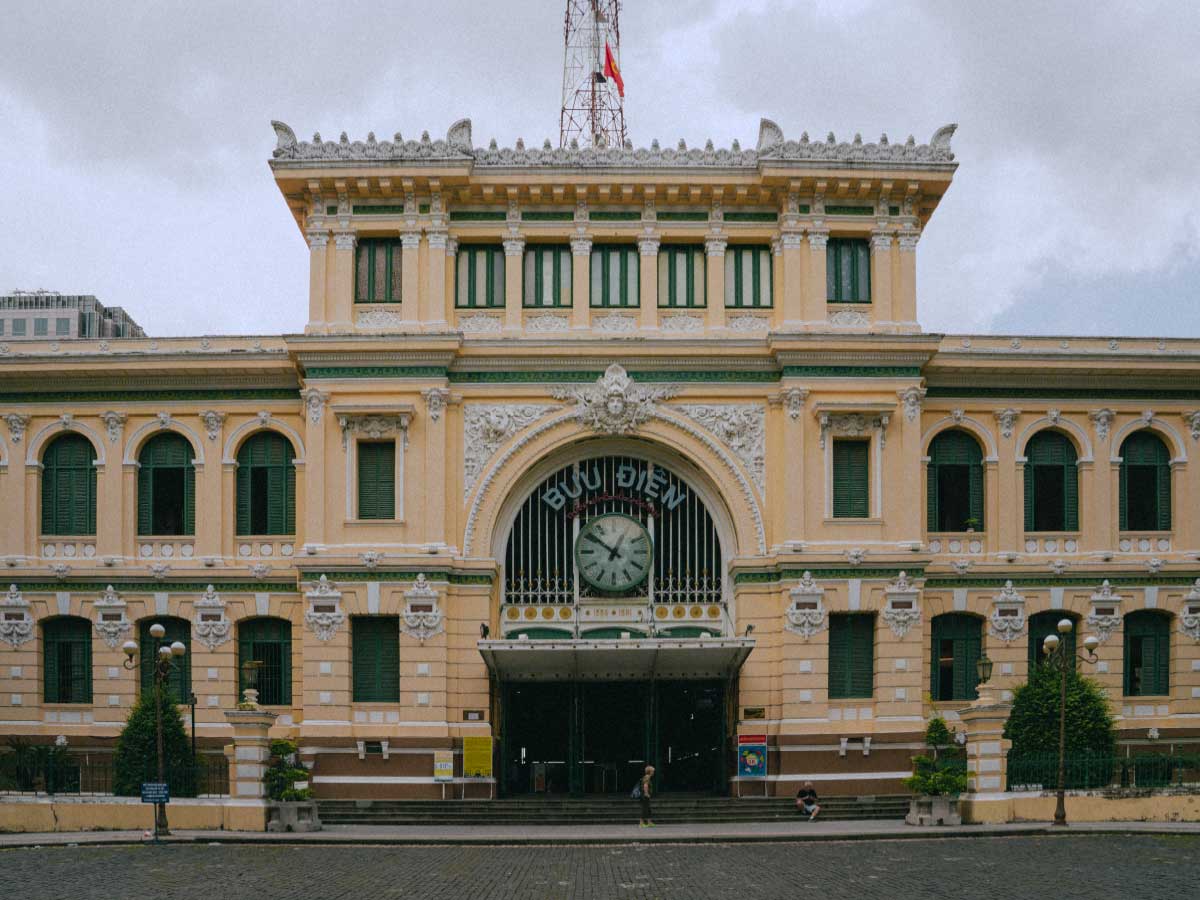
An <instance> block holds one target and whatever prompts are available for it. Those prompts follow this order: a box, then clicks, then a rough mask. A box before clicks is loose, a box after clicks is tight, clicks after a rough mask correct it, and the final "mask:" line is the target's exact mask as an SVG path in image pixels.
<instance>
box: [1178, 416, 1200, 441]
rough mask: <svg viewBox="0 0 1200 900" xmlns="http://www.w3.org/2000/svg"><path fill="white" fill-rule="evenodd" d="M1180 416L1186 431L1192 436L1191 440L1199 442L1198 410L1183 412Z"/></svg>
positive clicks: (1199, 423)
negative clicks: (1186, 428)
mask: <svg viewBox="0 0 1200 900" xmlns="http://www.w3.org/2000/svg"><path fill="white" fill-rule="evenodd" d="M1182 415H1183V420H1184V421H1185V422H1187V426H1188V430H1189V431H1190V432H1191V434H1192V440H1193V441H1200V409H1197V410H1192V411H1190V412H1185V413H1183V414H1182Z"/></svg>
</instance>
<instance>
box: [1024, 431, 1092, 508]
mask: <svg viewBox="0 0 1200 900" xmlns="http://www.w3.org/2000/svg"><path fill="white" fill-rule="evenodd" d="M1025 457H1026V461H1025V530H1026V531H1078V530H1079V473H1078V471H1077V468H1076V458H1077V457H1076V453H1075V445H1074V444H1072V443H1071V441H1070V439H1068V438H1067V436H1066V435H1065V434H1062V433H1061V432H1058V431H1039V432H1038V433H1037V434H1035V435H1034V436H1033V437H1031V438H1030V439H1029V443H1028V444H1027V445H1026V449H1025Z"/></svg>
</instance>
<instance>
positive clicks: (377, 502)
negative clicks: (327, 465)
mask: <svg viewBox="0 0 1200 900" xmlns="http://www.w3.org/2000/svg"><path fill="white" fill-rule="evenodd" d="M358 517H359V518H360V519H395V518H396V442H395V441H360V442H359V444H358Z"/></svg>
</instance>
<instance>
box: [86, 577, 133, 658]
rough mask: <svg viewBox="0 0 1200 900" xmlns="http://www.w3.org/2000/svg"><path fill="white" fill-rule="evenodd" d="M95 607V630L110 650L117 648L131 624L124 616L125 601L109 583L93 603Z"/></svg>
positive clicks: (130, 628)
mask: <svg viewBox="0 0 1200 900" xmlns="http://www.w3.org/2000/svg"><path fill="white" fill-rule="evenodd" d="M94 605H95V608H96V632H97V634H99V635H100V637H102V638H103V639H104V643H106V644H107V645H108V647H109V649H110V650H115V649H117V645H118V644H119V643H120V642H121V638H122V636H124V635H126V634H128V633H129V632H130V630H132V628H133V624H132V623H131V622H130V621H129V620H128V619H127V618H126V617H125V601H124V600H122V599H121V597H120V596H119V595H118V594H117V592H116V591H115V590H113V586H112V585H111V584H110V585H109V586H108V587H107V588H106V589H105V591H104V593H103V594H101V595H100V599H98V600H97V601H96V603H95V604H94Z"/></svg>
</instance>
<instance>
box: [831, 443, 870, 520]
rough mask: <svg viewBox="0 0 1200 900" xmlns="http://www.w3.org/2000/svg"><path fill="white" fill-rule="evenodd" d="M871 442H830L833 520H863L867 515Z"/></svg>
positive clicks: (868, 508)
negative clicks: (831, 446)
mask: <svg viewBox="0 0 1200 900" xmlns="http://www.w3.org/2000/svg"><path fill="white" fill-rule="evenodd" d="M870 449H871V442H870V441H869V440H857V439H841V438H838V439H835V440H834V442H833V517H834V518H835V519H865V518H866V517H867V516H868V515H869V511H870V497H871V488H870V464H869V462H868V460H869V456H870Z"/></svg>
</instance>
